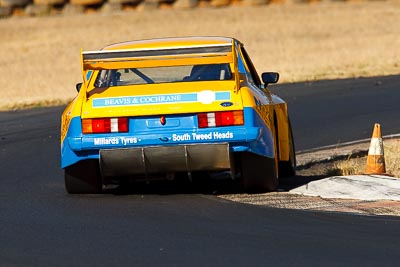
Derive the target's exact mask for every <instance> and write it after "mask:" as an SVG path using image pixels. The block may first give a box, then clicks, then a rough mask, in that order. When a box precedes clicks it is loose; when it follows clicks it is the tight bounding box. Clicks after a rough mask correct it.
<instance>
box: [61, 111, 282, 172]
mask: <svg viewBox="0 0 400 267" xmlns="http://www.w3.org/2000/svg"><path fill="white" fill-rule="evenodd" d="M244 111H245V120H246V121H247V123H246V125H244V126H232V127H221V128H204V129H191V128H186V129H185V128H182V127H180V126H179V125H178V126H176V127H177V128H176V129H163V130H159V129H152V130H147V131H136V132H135V133H134V134H129V133H126V134H92V135H83V134H82V129H81V121H80V117H74V118H72V120H71V123H70V125H69V129H68V133H67V135H66V137H65V138H64V139H63V140H62V142H61V168H66V167H68V166H71V165H73V164H75V163H77V162H79V161H82V160H87V159H97V160H106V161H111V162H112V165H115V164H116V163H115V162H113V160H112V158H113V155H115V157H122V158H132V156H135V157H138V158H143V155H146V154H149V155H150V156H151V157H152V156H153V154H156V155H158V154H160V155H164V154H163V153H164V152H162V151H164V150H165V151H169V150H171V151H177V152H176V154H178V156H176V157H182V156H181V155H184V153H187V151H188V150H189V151H192V152H191V153H192V155H197V154H196V153H197V152H196V153H195V152H194V151H197V150H199V151H202V152H201V153H200V152H199V153H200V154H201V157H200V160H202V161H203V160H204V161H205V162H207V157H211V153H214V152H213V150H216V151H219V150H220V149H221V148H220V145H226V144H229V145H228V146H227V147H228V149H229V151H230V153H234V152H245V151H247V152H250V153H254V154H258V155H261V156H265V157H269V158H273V157H274V138H273V134H272V132H271V131H270V129H269V128H268V127H267V125H265V124H264V122H263V120H262V119H261V118H260V117H259V116H258V115H257V113H256V112H254V110H253V109H251V108H245V109H244ZM169 121H173V120H172V119H171V120H169ZM202 146H204V147H205V148H204V149H203V148H201V149H200V148H199V147H202ZM155 147H157V149H155ZM210 147H213V148H212V149H211V148H210ZM142 150H144V152H141V151H142ZM154 150H156V152H153V151H154ZM185 150H186V152H185ZM181 151H183V152H181ZM204 151H205V152H204ZM207 151H208V152H207ZM207 153H208V155H207V157H206V156H203V154H207ZM170 155H174V153H169V154H168V157H170V158H173V157H175V156H170ZM190 157H192V156H190ZM186 158H187V159H188V158H189V157H186ZM192 158H193V157H192ZM157 160H158V161H160V160H161V156H157ZM185 160H186V159H185ZM193 160H197V159H193ZM213 160H214V159H213ZM174 161H177V162H180V165H179V166H181V167H180V168H179V170H183V169H185V168H193V167H192V166H193V164H191V165H190V164H189V163H188V164H186V163H185V164H186V165H185V164H183V163H181V162H183V159H174ZM210 161H211V160H210ZM104 164H107V163H104ZM118 164H119V163H118ZM118 164H117V165H118ZM121 164H122V163H121ZM123 164H125V163H123ZM130 164H133V163H132V162H131V163H130ZM134 164H136V165H137V164H139V163H138V160H136V163H134ZM159 165H160V166H158V167H157V168H161V166H162V165H161V164H159ZM142 166H146V168H147V169H148V171H151V172H152V171H153V170H157V168H153V167H152V165H148V164H147V165H146V164H145V165H143V164H142ZM214 167H215V166H214ZM143 168H144V167H142V169H141V171H143V170H144V169H143ZM162 168H164V167H162ZM162 168H161V169H162ZM199 168H200V167H199ZM115 169H116V168H114V167H113V168H112V169H110V170H107V167H106V170H105V172H106V173H110V174H111V173H113V172H116V170H115ZM185 171H186V169H185ZM191 171H194V170H193V169H192V170H191Z"/></svg>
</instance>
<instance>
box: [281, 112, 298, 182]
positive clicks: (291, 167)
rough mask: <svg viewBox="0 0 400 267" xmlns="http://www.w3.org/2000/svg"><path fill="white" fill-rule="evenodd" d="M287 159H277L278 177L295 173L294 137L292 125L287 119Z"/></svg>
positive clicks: (290, 175)
mask: <svg viewBox="0 0 400 267" xmlns="http://www.w3.org/2000/svg"><path fill="white" fill-rule="evenodd" d="M289 147H290V148H289V149H290V151H289V160H288V161H279V164H278V166H279V178H285V177H292V176H295V175H296V150H295V147H294V139H293V132H292V126H291V125H290V120H289Z"/></svg>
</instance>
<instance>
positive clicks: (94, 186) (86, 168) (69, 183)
mask: <svg viewBox="0 0 400 267" xmlns="http://www.w3.org/2000/svg"><path fill="white" fill-rule="evenodd" d="M64 180H65V189H66V191H67V192H68V193H69V194H99V193H101V191H102V181H101V176H100V169H99V163H98V161H97V160H85V161H81V162H78V163H76V164H74V165H72V166H69V167H66V168H65V169H64Z"/></svg>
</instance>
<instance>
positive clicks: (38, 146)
mask: <svg viewBox="0 0 400 267" xmlns="http://www.w3.org/2000/svg"><path fill="white" fill-rule="evenodd" d="M399 80H400V77H385V78H373V79H358V80H343V81H322V82H316V83H312V84H294V85H280V86H277V85H276V86H274V88H273V90H274V91H276V92H280V95H282V96H283V97H284V98H285V99H286V100H287V101H288V102H289V104H290V114H291V117H292V124H293V128H294V132H295V138H296V145H297V147H298V149H299V148H300V149H309V148H313V147H315V146H320V145H329V144H334V143H336V142H338V140H341V141H345V140H349V141H350V140H354V139H357V138H367V137H368V136H369V135H370V132H371V131H372V127H373V123H374V122H375V121H376V122H380V123H381V125H382V128H383V131H384V132H385V133H386V134H389V133H399V132H400V128H399V127H400V124H399V123H398V122H399V114H400V112H399V111H400V105H398V104H397V102H398V101H399V100H400V90H399V88H400V87H399ZM61 112H62V107H56V108H48V109H35V110H28V111H15V112H4V113H0V181H1V184H0V185H1V186H0V266H273V265H275V266H395V265H398V261H399V255H400V218H397V217H371V216H369V217H366V216H360V215H348V214H335V213H320V212H310V211H296V210H285V209H272V208H267V207H258V206H250V205H245V204H239V203H231V202H227V201H222V200H219V199H218V198H217V197H215V196H214V194H213V192H214V191H213V190H214V188H210V187H207V186H205V187H200V189H197V188H195V187H193V186H183V187H182V186H179V187H178V186H176V185H174V184H168V185H167V186H161V187H157V186H155V187H150V189H149V188H148V187H145V188H142V189H138V190H135V191H130V192H118V191H111V192H109V193H108V194H104V195H88V196H84V195H74V196H71V195H67V194H66V193H65V191H64V185H63V173H62V170H61V169H60V168H59V118H60V114H61ZM391 127H392V128H391Z"/></svg>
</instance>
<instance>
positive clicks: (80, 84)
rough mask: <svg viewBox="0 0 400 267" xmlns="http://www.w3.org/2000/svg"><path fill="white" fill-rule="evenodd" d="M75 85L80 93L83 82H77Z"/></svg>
mask: <svg viewBox="0 0 400 267" xmlns="http://www.w3.org/2000/svg"><path fill="white" fill-rule="evenodd" d="M75 87H76V91H78V93H79V91H80V90H81V87H82V83H77V84H76V86H75Z"/></svg>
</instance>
